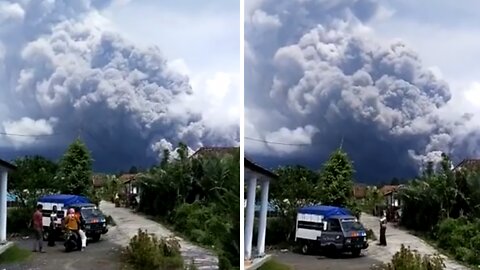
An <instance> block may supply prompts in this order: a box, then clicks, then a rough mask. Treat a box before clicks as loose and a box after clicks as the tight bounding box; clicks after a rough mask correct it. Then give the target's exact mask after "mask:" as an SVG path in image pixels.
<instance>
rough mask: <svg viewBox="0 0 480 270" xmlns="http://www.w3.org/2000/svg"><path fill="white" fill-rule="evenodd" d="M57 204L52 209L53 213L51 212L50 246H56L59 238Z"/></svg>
mask: <svg viewBox="0 0 480 270" xmlns="http://www.w3.org/2000/svg"><path fill="white" fill-rule="evenodd" d="M56 222H57V206H56V205H54V206H53V209H52V213H51V214H50V227H49V233H48V246H49V247H53V246H55V240H56V239H57V226H56Z"/></svg>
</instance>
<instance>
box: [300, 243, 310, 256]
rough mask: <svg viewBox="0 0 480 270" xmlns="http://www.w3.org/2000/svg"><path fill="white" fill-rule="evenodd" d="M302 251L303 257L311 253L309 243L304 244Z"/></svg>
mask: <svg viewBox="0 0 480 270" xmlns="http://www.w3.org/2000/svg"><path fill="white" fill-rule="evenodd" d="M300 251H301V252H302V254H303V255H308V254H309V253H310V245H309V244H308V242H303V243H302V246H301V249H300Z"/></svg>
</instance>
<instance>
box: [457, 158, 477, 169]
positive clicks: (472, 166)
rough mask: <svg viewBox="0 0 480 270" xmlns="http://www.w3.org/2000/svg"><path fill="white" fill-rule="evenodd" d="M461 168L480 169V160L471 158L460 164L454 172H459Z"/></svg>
mask: <svg viewBox="0 0 480 270" xmlns="http://www.w3.org/2000/svg"><path fill="white" fill-rule="evenodd" d="M461 168H465V169H480V159H474V158H469V159H464V160H462V162H460V163H458V165H457V166H455V168H453V170H458V169H461Z"/></svg>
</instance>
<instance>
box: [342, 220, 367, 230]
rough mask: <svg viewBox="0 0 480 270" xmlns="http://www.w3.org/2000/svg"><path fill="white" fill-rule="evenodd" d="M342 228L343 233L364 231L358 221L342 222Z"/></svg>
mask: <svg viewBox="0 0 480 270" xmlns="http://www.w3.org/2000/svg"><path fill="white" fill-rule="evenodd" d="M342 228H343V230H344V231H345V232H351V231H364V230H365V229H364V228H363V225H362V224H361V223H360V222H358V221H353V220H345V221H342Z"/></svg>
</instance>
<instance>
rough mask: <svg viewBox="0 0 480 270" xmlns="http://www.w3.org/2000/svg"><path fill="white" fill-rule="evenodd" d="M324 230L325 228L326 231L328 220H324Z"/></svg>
mask: <svg viewBox="0 0 480 270" xmlns="http://www.w3.org/2000/svg"><path fill="white" fill-rule="evenodd" d="M323 230H324V231H326V230H327V222H326V221H324V222H323Z"/></svg>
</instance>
